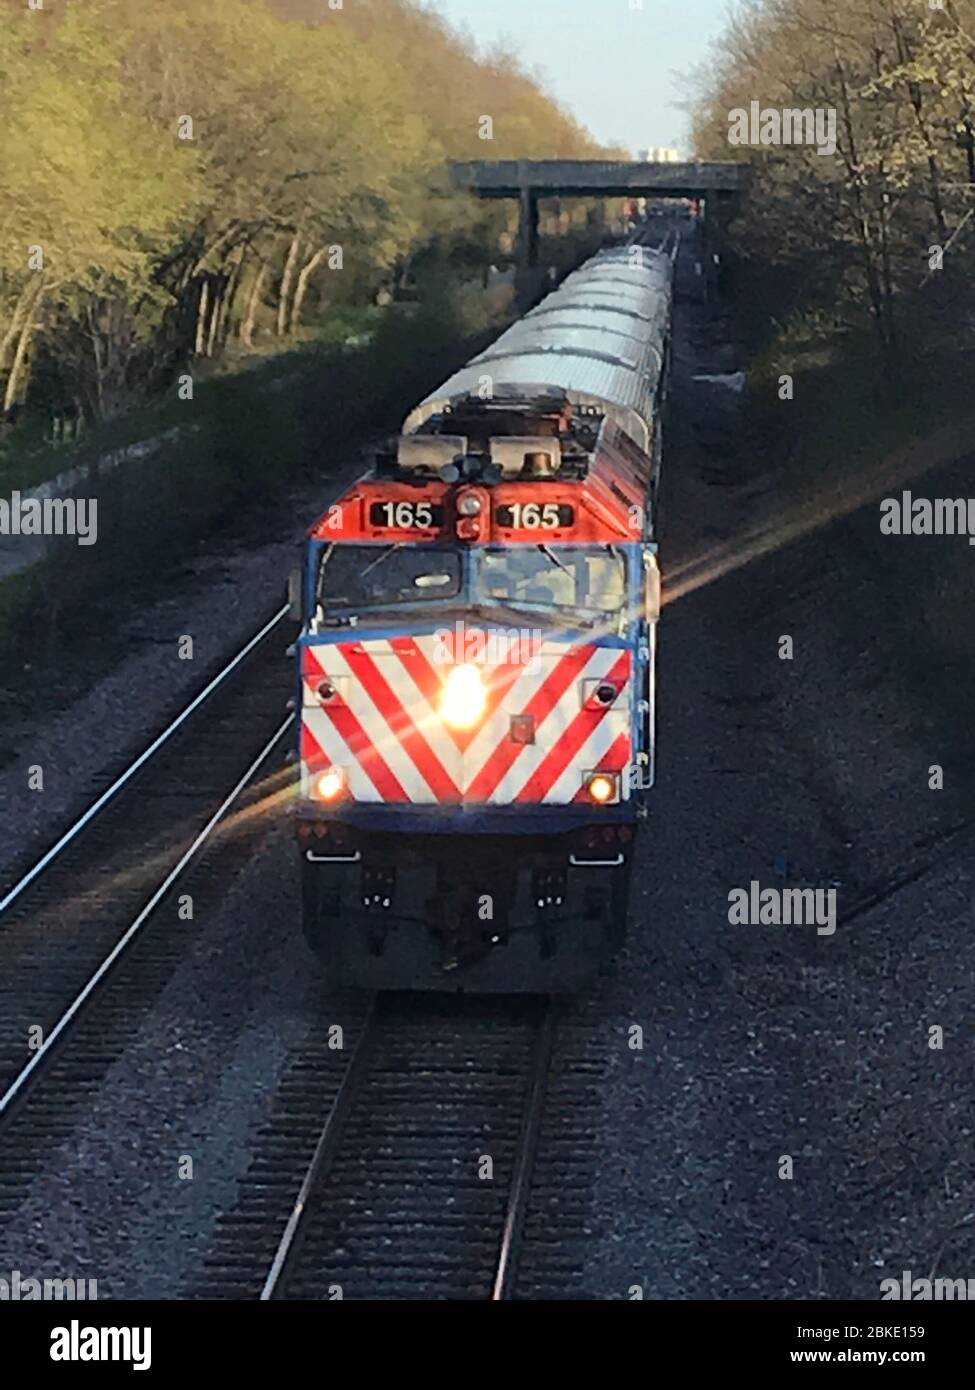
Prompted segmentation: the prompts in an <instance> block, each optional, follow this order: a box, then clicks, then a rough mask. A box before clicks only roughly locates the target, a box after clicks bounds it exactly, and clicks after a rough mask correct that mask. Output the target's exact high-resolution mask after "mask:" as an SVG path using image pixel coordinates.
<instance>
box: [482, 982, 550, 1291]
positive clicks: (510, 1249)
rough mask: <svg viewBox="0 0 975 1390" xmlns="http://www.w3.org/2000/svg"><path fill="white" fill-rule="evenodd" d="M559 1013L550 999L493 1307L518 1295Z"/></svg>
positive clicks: (537, 1049)
mask: <svg viewBox="0 0 975 1390" xmlns="http://www.w3.org/2000/svg"><path fill="white" fill-rule="evenodd" d="M556 1013H557V1006H556V1004H555V1001H554V1000H553V999H550V1000H549V1001H548V1002H547V1004H546V1005H545V1014H544V1017H543V1018H542V1022H541V1026H540V1027H539V1030H538V1036H537V1038H536V1039H535V1053H534V1056H533V1058H532V1070H531V1080H530V1082H529V1086H528V1094H527V1096H526V1097H525V1110H524V1115H523V1118H522V1129H521V1137H520V1139H519V1141H518V1153H517V1157H516V1159H515V1170H514V1173H513V1174H512V1177H511V1188H510V1191H509V1193H508V1205H507V1211H506V1214H505V1221H504V1232H503V1234H502V1236H501V1245H500V1248H499V1250H498V1262H497V1266H496V1269H495V1275H494V1284H493V1287H492V1289H491V1302H492V1303H500V1302H503V1301H504V1300H506V1299H510V1298H511V1297H512V1296H513V1293H514V1287H515V1280H516V1279H517V1277H518V1259H519V1256H520V1254H521V1246H522V1241H523V1237H524V1230H525V1217H526V1215H527V1212H528V1199H529V1196H530V1194H531V1180H532V1171H533V1169H534V1167H535V1154H536V1151H537V1149H538V1136H539V1133H540V1131H541V1127H542V1112H543V1110H544V1108H545V1094H546V1090H547V1088H548V1074H549V1069H550V1067H551V1064H552V1048H553V1045H554V1043H555V1023H556Z"/></svg>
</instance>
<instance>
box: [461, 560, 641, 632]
mask: <svg viewBox="0 0 975 1390" xmlns="http://www.w3.org/2000/svg"><path fill="white" fill-rule="evenodd" d="M472 597H473V598H474V600H475V602H477V601H483V602H494V603H502V604H506V605H510V606H512V607H521V606H523V605H533V606H534V605H539V606H542V607H545V608H564V609H567V610H572V611H574V612H584V613H589V614H593V615H597V614H606V613H612V614H618V613H621V612H622V610H623V608H624V607H625V604H626V568H625V565H624V563H623V557H622V555H620V554H619V553H618V551H616V550H614V549H613V547H612V546H608V545H600V546H595V545H593V546H576V545H573V546H559V547H557V548H553V547H551V546H547V545H532V546H528V545H516V546H506V547H505V548H503V549H502V548H501V547H499V546H488V547H487V548H486V549H484V550H483V551H481V552H480V562H479V564H478V569H477V578H476V579H475V582H474V590H473V595H472Z"/></svg>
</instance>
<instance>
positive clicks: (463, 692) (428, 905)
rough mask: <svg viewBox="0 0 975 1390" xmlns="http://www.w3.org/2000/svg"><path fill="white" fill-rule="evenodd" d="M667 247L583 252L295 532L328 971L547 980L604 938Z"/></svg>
mask: <svg viewBox="0 0 975 1390" xmlns="http://www.w3.org/2000/svg"><path fill="white" fill-rule="evenodd" d="M673 262H674V256H673V253H672V252H668V251H667V250H663V249H652V248H649V247H645V246H623V247H618V248H615V249H611V250H604V251H601V252H599V253H598V254H596V255H595V256H594V257H593V258H592V259H590V260H588V261H586V262H585V263H584V264H583V265H581V266H580V267H579V268H578V269H577V270H575V271H574V272H572V273H571V274H569V275H568V276H567V277H566V278H565V279H564V280H563V282H562V283H561V284H560V285H559V287H558V288H557V289H555V290H553V291H552V292H551V293H550V294H548V295H547V296H546V297H545V298H544V299H542V300H541V301H540V302H539V303H538V304H537V306H536V307H534V308H533V309H532V310H531V311H530V312H528V313H527V314H526V315H525V316H524V317H523V318H521V319H519V320H518V321H517V322H515V323H514V324H513V325H511V326H510V327H509V328H508V329H507V330H506V331H505V332H503V333H502V334H501V335H500V336H499V337H498V338H497V339H496V341H494V342H493V343H492V344H491V345H490V346H489V347H487V348H486V349H484V350H483V351H481V352H480V353H479V354H478V355H477V356H475V357H473V358H472V359H471V360H470V361H469V362H467V363H466V365H465V366H463V367H462V368H461V369H460V370H459V371H457V372H455V373H454V374H453V375H452V376H450V378H449V379H448V380H447V381H445V382H444V383H443V384H442V385H440V386H439V387H438V388H437V389H436V390H434V391H432V392H431V393H430V394H429V395H427V396H426V397H425V398H424V399H423V400H422V401H420V402H419V404H418V405H417V406H416V407H415V408H414V409H413V410H412V411H411V412H410V414H409V415H408V416H407V418H406V419H405V421H404V422H403V425H402V428H401V431H400V433H399V435H398V436H397V437H396V438H395V439H394V440H392V441H389V442H388V443H386V444H385V445H384V446H383V447H381V448H380V449H379V450H378V452H377V453H376V456H375V458H374V460H373V462H372V466H371V467H370V469H369V471H368V472H367V473H366V474H365V475H364V476H363V477H361V478H360V479H359V480H358V481H357V482H355V483H354V484H353V485H352V486H350V487H349V488H347V490H346V491H345V492H344V493H343V494H342V495H341V496H340V497H339V498H338V499H337V500H336V501H335V502H334V503H332V504H331V505H330V506H329V507H328V508H327V510H326V511H325V512H324V513H323V514H322V515H321V516H320V517H319V518H318V519H317V520H316V522H315V524H314V525H313V526H312V528H311V530H310V531H309V533H308V536H307V541H306V544H305V547H304V554H303V563H302V565H301V567H300V569H298V570H296V571H295V572H294V573H293V574H292V577H291V583H290V596H291V606H292V613H293V616H294V617H295V619H296V620H297V621H298V622H299V623H300V635H299V636H298V638H297V640H296V642H295V645H294V652H295V657H296V681H297V693H296V709H297V712H298V715H299V717H298V719H297V721H296V722H297V726H298V747H297V760H298V769H299V775H298V778H297V786H296V792H295V802H294V822H295V832H296V839H297V847H298V853H299V860H300V874H301V913H302V928H303V932H304V935H305V938H306V939H307V941H308V943H309V945H310V947H311V948H312V950H313V951H314V952H315V953H316V954H317V955H318V956H319V957H320V958H321V960H322V961H323V962H324V966H325V974H326V978H327V980H328V982H329V983H330V985H331V986H333V987H335V988H337V989H351V990H368V991H384V990H433V991H449V992H454V993H456V992H470V993H476V994H480V993H487V994H490V993H545V994H553V995H558V994H571V993H575V992H578V991H579V990H581V989H582V988H583V987H584V986H585V984H586V983H587V982H588V981H590V980H591V979H592V978H593V976H594V975H595V974H596V973H598V972H599V970H600V969H601V968H602V967H603V966H604V964H605V963H606V962H607V961H609V960H610V959H612V957H613V956H614V955H615V954H616V953H617V952H618V951H619V949H620V947H621V946H622V944H623V942H624V940H625V937H626V932H627V919H628V901H629V894H630V883H631V877H632V871H633V864H634V856H635V854H636V850H637V845H638V843H639V842H640V837H641V832H642V830H643V828H644V826H645V823H646V821H647V820H648V818H649V816H650V812H651V807H652V791H653V784H654V774H655V747H656V718H655V690H656V676H657V670H656V662H657V626H658V621H659V617H660V606H661V576H660V569H659V564H658V557H657V546H658V490H659V483H660V476H661V466H662V459H663V437H664V427H665V416H666V403H667V389H668V380H669V366H670V352H671V314H672V299H673V278H674V265H673Z"/></svg>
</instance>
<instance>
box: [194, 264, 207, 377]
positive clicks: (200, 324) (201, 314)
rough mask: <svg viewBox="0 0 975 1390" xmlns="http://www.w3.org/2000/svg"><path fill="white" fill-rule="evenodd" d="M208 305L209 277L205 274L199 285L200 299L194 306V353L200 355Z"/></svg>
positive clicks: (202, 347) (204, 335)
mask: <svg viewBox="0 0 975 1390" xmlns="http://www.w3.org/2000/svg"><path fill="white" fill-rule="evenodd" d="M209 306H210V277H209V276H208V275H205V276H204V277H203V283H202V284H201V285H200V300H199V303H198V304H197V308H196V348H195V351H196V355H197V357H202V356H203V352H204V349H205V347H206V326H207V313H208V310H209Z"/></svg>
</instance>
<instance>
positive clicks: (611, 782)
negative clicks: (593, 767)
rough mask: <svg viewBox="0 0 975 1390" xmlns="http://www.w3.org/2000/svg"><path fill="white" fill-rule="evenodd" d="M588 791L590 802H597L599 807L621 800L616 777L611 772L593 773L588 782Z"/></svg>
mask: <svg viewBox="0 0 975 1390" xmlns="http://www.w3.org/2000/svg"><path fill="white" fill-rule="evenodd" d="M586 791H587V792H588V794H589V799H590V801H595V802H596V804H597V806H605V805H606V804H607V803H608V802H610V801H616V800H618V798H619V793H618V790H617V785H616V777H615V776H614V775H613V773H611V772H596V773H593V775H592V776H591V777H589V778H588V780H587V782H586Z"/></svg>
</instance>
